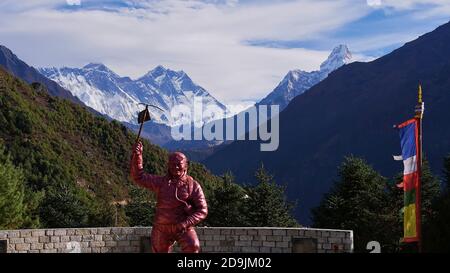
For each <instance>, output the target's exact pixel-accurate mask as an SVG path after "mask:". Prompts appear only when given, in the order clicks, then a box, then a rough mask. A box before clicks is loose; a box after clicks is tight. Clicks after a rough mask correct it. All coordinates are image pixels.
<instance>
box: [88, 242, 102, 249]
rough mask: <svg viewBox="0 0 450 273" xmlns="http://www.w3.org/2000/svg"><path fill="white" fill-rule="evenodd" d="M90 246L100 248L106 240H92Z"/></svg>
mask: <svg viewBox="0 0 450 273" xmlns="http://www.w3.org/2000/svg"><path fill="white" fill-rule="evenodd" d="M89 246H90V247H92V248H94V247H95V248H100V247H102V246H105V242H102V241H101V242H97V241H92V242H90V244H89Z"/></svg>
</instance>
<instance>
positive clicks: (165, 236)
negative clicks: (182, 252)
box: [151, 226, 175, 253]
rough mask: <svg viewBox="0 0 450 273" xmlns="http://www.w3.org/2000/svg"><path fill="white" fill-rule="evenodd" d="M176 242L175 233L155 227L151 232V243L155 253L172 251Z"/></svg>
mask: <svg viewBox="0 0 450 273" xmlns="http://www.w3.org/2000/svg"><path fill="white" fill-rule="evenodd" d="M174 242H175V239H174V236H173V234H172V233H171V232H170V231H169V232H165V231H164V230H161V228H158V227H155V226H154V227H153V228H152V234H151V243H152V251H153V253H170V252H172V247H173V244H174Z"/></svg>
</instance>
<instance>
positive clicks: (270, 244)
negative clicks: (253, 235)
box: [262, 241, 275, 247]
mask: <svg viewBox="0 0 450 273" xmlns="http://www.w3.org/2000/svg"><path fill="white" fill-rule="evenodd" d="M262 245H263V247H264V246H265V247H275V242H269V241H264V242H262Z"/></svg>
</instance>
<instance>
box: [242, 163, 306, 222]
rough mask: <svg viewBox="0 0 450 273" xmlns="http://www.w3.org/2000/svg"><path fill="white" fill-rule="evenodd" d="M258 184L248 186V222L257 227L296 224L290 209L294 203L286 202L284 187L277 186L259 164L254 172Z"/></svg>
mask: <svg viewBox="0 0 450 273" xmlns="http://www.w3.org/2000/svg"><path fill="white" fill-rule="evenodd" d="M255 177H256V179H257V180H258V184H257V185H256V186H254V187H248V188H247V190H248V196H249V198H247V199H246V207H247V208H248V217H249V222H250V223H249V224H250V225H252V226H257V227H293V226H298V223H297V221H296V220H295V218H294V217H293V216H292V214H291V211H292V209H293V208H294V206H295V205H294V204H293V203H290V202H287V201H286V198H285V196H284V192H285V187H282V186H279V185H277V184H276V183H275V181H274V180H273V177H272V176H271V175H269V174H268V173H267V171H266V170H265V169H264V166H261V167H260V168H259V169H258V170H257V171H256V173H255Z"/></svg>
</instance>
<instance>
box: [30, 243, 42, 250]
mask: <svg viewBox="0 0 450 273" xmlns="http://www.w3.org/2000/svg"><path fill="white" fill-rule="evenodd" d="M30 249H32V250H39V249H44V244H42V243H31V244H30Z"/></svg>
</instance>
